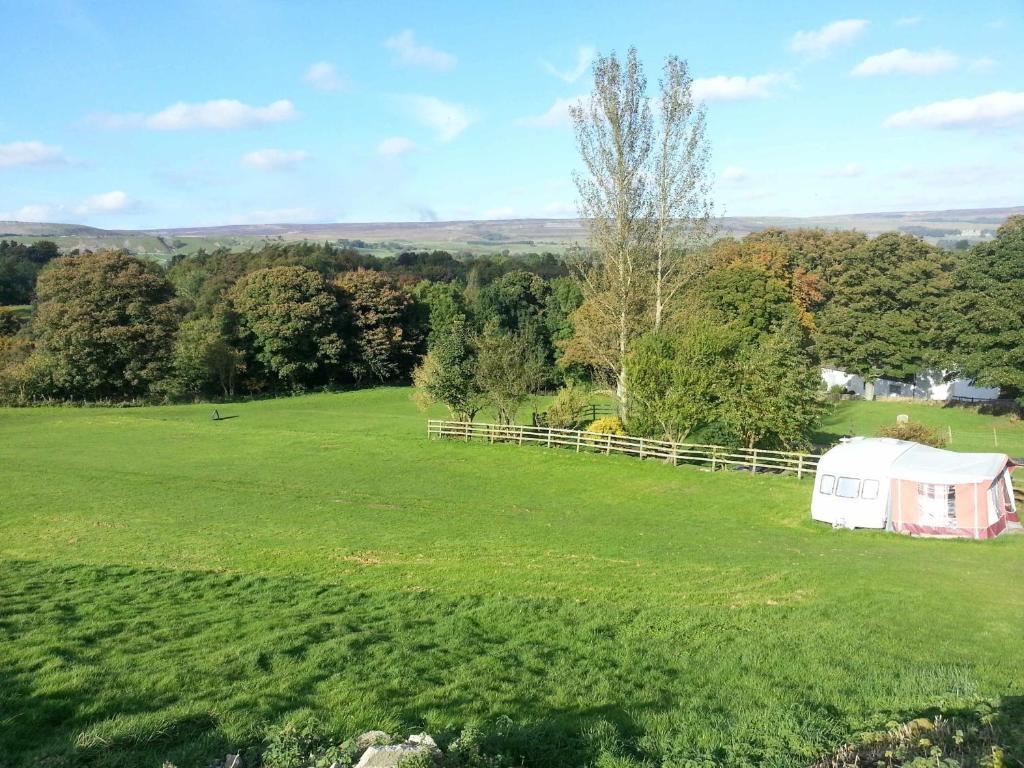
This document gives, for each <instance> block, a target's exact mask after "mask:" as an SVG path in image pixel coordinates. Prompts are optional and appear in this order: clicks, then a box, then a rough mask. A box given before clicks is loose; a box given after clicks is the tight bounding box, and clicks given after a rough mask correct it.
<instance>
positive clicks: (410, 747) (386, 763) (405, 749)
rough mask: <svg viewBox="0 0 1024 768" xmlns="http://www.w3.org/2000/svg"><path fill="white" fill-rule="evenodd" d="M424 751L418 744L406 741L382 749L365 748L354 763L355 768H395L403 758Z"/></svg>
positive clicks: (376, 747)
mask: <svg viewBox="0 0 1024 768" xmlns="http://www.w3.org/2000/svg"><path fill="white" fill-rule="evenodd" d="M424 751H426V750H425V748H424V747H422V746H420V745H419V744H412V743H410V742H408V741H406V742H403V743H402V744H391V745H389V746H383V747H378V746H374V747H367V749H366V751H365V752H363V756H362V757H361V758H359V762H358V763H356V768H395V766H397V765H398V764H399V763H401V762H402V759H403V758H406V757H409V756H411V755H415V754H419V753H420V752H424Z"/></svg>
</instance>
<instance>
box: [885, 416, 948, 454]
mask: <svg viewBox="0 0 1024 768" xmlns="http://www.w3.org/2000/svg"><path fill="white" fill-rule="evenodd" d="M878 436H879V437H894V438H896V439H897V440H911V441H913V442H915V443H923V444H924V445H930V446H932V447H933V448H944V447H945V445H946V438H945V437H943V436H942V435H941V434H939V433H938V432H937V431H936V430H934V429H932V428H931V427H928V426H925V425H924V424H912V423H910V422H907V423H906V424H890V425H889V426H886V427H882V428H881V429H880V430H878Z"/></svg>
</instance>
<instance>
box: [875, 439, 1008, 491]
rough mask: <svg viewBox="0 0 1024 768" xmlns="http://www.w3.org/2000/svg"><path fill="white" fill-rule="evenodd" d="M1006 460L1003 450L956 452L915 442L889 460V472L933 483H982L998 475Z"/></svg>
mask: <svg viewBox="0 0 1024 768" xmlns="http://www.w3.org/2000/svg"><path fill="white" fill-rule="evenodd" d="M1008 463H1011V464H1012V462H1010V458H1009V457H1008V456H1007V455H1006V454H1005V453H956V452H955V451H944V450H942V449H941V448H931V447H929V446H927V445H914V446H913V447H911V448H910V449H908V450H907V451H905V452H904V453H903V454H901V455H900V456H899V457H898V458H897V459H896V460H895V461H894V462H893V463H892V470H891V476H892V477H893V478H896V479H897V480H910V481H912V482H916V483H932V484H935V485H958V484H960V483H984V482H988V481H990V480H994V479H995V478H996V477H998V476H999V475H1000V474H1001V473H1002V472H1003V470H1004V469H1006V465H1007V464H1008Z"/></svg>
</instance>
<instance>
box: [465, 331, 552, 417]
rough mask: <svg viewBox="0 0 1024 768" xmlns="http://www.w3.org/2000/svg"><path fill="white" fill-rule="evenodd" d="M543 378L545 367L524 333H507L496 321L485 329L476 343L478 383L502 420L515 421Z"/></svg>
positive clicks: (487, 401) (484, 396)
mask: <svg viewBox="0 0 1024 768" xmlns="http://www.w3.org/2000/svg"><path fill="white" fill-rule="evenodd" d="M543 378H544V371H543V366H542V365H541V364H540V362H539V361H538V360H537V358H536V355H535V354H534V352H533V350H532V349H531V345H530V343H529V341H528V340H527V338H526V336H525V335H524V334H521V333H504V332H502V331H501V330H499V329H498V327H497V325H496V324H493V323H492V324H491V325H489V326H488V327H487V328H486V329H484V332H483V334H481V336H480V337H479V338H478V340H477V344H476V368H475V379H476V386H477V389H478V390H479V391H480V393H481V394H482V396H483V399H484V401H485V402H486V403H487V404H488V405H490V406H491V407H492V408H494V410H495V411H496V413H497V416H498V421H499V422H500V423H502V424H511V423H512V422H513V420H514V419H515V417H516V413H517V412H518V411H519V408H520V407H521V406H522V404H523V403H525V402H526V400H527V399H528V398H529V397H530V395H532V394H534V393H536V392H537V390H538V389H539V388H540V385H541V383H542V381H543Z"/></svg>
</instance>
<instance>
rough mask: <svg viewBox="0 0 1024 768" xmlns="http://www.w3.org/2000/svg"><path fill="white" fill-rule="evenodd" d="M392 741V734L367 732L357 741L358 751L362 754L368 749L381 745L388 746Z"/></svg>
mask: <svg viewBox="0 0 1024 768" xmlns="http://www.w3.org/2000/svg"><path fill="white" fill-rule="evenodd" d="M389 741H391V734H389V733H385V732H384V731H367V732H366V733H364V734H361V735H360V736H359V738H357V739H356V749H357V750H359V751H360V752H361V751H362V750H364V749H366V748H367V747H372V746H375V745H380V744H387V743H388V742H389Z"/></svg>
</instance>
